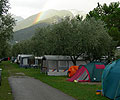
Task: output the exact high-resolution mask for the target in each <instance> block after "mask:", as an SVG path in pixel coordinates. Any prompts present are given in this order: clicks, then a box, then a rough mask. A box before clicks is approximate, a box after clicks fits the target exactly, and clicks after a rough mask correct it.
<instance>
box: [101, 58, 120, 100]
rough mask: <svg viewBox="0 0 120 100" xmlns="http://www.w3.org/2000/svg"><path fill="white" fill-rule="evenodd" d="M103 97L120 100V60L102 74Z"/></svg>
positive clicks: (108, 66)
mask: <svg viewBox="0 0 120 100" xmlns="http://www.w3.org/2000/svg"><path fill="white" fill-rule="evenodd" d="M102 88H103V95H104V96H106V97H108V98H110V99H114V100H120V59H119V60H116V61H114V62H113V63H112V64H109V65H107V66H106V68H105V69H104V71H103V74H102Z"/></svg>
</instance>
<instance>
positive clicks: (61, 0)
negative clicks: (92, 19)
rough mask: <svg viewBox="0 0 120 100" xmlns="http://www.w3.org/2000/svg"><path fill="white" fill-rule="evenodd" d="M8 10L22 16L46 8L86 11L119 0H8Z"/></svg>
mask: <svg viewBox="0 0 120 100" xmlns="http://www.w3.org/2000/svg"><path fill="white" fill-rule="evenodd" d="M9 1H10V4H11V10H10V12H11V13H13V14H15V15H19V16H22V17H24V18H26V17H28V16H30V15H33V14H36V13H38V12H40V11H43V10H48V9H58V10H61V9H62V10H63V9H66V10H68V9H77V10H80V11H84V12H85V13H88V12H89V11H90V10H93V9H94V8H95V7H96V6H97V3H98V2H100V4H103V3H107V4H109V3H110V2H117V1H119V0H9Z"/></svg>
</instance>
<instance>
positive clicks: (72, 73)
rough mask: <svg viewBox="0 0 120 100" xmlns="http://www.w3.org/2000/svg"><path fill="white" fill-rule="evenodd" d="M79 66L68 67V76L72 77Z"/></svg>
mask: <svg viewBox="0 0 120 100" xmlns="http://www.w3.org/2000/svg"><path fill="white" fill-rule="evenodd" d="M78 68H79V66H71V67H70V68H69V69H68V76H69V77H72V76H73V75H74V74H75V73H76V71H77V70H78Z"/></svg>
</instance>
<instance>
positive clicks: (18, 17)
mask: <svg viewBox="0 0 120 100" xmlns="http://www.w3.org/2000/svg"><path fill="white" fill-rule="evenodd" d="M12 17H13V18H15V20H16V22H20V21H22V20H24V18H22V17H21V16H16V15H13V16H12Z"/></svg>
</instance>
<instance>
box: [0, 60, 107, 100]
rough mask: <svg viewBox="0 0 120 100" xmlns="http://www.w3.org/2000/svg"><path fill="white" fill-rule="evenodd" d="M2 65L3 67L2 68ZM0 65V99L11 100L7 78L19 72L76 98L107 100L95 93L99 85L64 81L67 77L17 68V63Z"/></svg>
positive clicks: (81, 99) (78, 99)
mask: <svg viewBox="0 0 120 100" xmlns="http://www.w3.org/2000/svg"><path fill="white" fill-rule="evenodd" d="M3 66H5V67H4V68H3ZM0 67H2V68H3V72H2V77H3V80H2V86H1V87H0V100H13V98H12V95H11V94H9V93H10V92H11V89H10V87H9V85H8V81H7V78H8V76H13V75H14V76H15V75H18V74H16V73H20V72H21V73H24V74H25V75H27V76H31V77H34V78H36V79H39V80H41V81H43V82H44V83H47V84H49V85H51V86H52V87H55V88H57V89H59V90H61V91H63V92H64V93H66V94H68V95H71V96H73V97H74V98H76V99H77V100H109V99H107V98H105V97H103V96H100V95H99V96H98V95H96V94H95V93H96V90H99V89H101V85H93V84H81V83H73V82H68V81H66V79H67V78H68V77H57V76H47V75H44V74H41V73H40V70H39V69H32V68H31V69H24V68H19V67H18V65H17V64H12V63H10V62H3V63H2V64H0ZM4 96H5V97H6V98H5V97H4ZM3 97H4V98H3Z"/></svg>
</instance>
